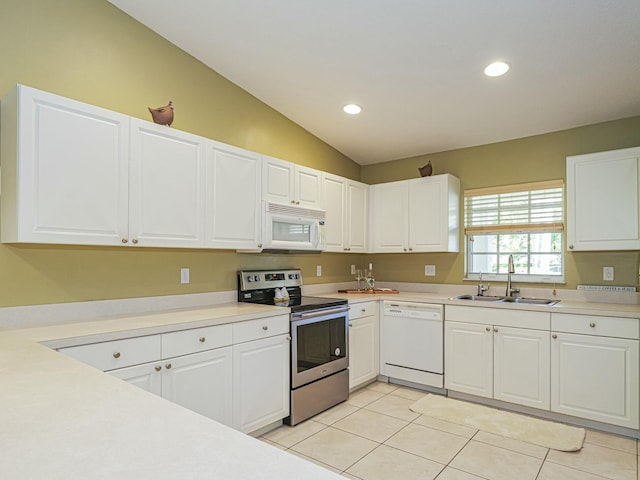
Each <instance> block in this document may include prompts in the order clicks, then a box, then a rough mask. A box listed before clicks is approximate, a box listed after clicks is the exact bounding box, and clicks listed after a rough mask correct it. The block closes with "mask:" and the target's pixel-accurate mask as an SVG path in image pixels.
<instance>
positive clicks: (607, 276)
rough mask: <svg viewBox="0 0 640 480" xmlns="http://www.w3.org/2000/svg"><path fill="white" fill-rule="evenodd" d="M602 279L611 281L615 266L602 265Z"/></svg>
mask: <svg viewBox="0 0 640 480" xmlns="http://www.w3.org/2000/svg"><path fill="white" fill-rule="evenodd" d="M602 279H603V280H607V281H609V282H612V281H613V267H602Z"/></svg>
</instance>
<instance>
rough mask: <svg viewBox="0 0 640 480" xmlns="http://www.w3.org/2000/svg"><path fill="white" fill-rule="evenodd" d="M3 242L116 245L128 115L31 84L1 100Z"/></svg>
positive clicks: (121, 231)
mask: <svg viewBox="0 0 640 480" xmlns="http://www.w3.org/2000/svg"><path fill="white" fill-rule="evenodd" d="M1 144H2V214H1V218H2V241H3V242H30V243H64V244H92V245H120V244H121V242H122V239H123V238H124V239H126V238H127V236H128V234H127V231H128V188H129V186H128V155H129V117H127V116H125V115H120V114H118V113H115V112H111V111H108V110H104V109H102V108H98V107H93V106H91V105H86V104H84V103H81V102H76V101H73V100H69V99H67V98H64V97H60V96H57V95H52V94H49V93H46V92H42V91H39V90H35V89H33V88H29V87H25V86H18V87H17V88H16V89H14V90H12V91H11V92H10V93H9V94H8V95H7V96H5V97H4V98H3V100H2V139H1Z"/></svg>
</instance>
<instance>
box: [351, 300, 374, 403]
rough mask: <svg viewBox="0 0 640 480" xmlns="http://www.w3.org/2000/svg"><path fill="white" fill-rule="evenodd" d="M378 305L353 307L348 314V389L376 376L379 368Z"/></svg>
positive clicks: (364, 304) (369, 303)
mask: <svg viewBox="0 0 640 480" xmlns="http://www.w3.org/2000/svg"><path fill="white" fill-rule="evenodd" d="M379 344H380V327H379V321H378V303H377V302H366V303H359V304H356V305H353V306H352V307H351V311H350V312H349V389H350V390H353V389H355V388H358V387H359V386H361V385H363V384H365V383H367V382H370V381H371V380H373V379H375V378H376V377H377V376H378V373H379V368H380V347H379Z"/></svg>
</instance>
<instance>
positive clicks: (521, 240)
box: [498, 233, 529, 253]
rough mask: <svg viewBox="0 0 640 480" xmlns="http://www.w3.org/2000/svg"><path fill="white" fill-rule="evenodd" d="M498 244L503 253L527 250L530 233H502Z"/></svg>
mask: <svg viewBox="0 0 640 480" xmlns="http://www.w3.org/2000/svg"><path fill="white" fill-rule="evenodd" d="M498 245H499V246H498V248H499V249H500V252H501V253H516V252H526V251H528V250H529V234H527V233H506V234H503V235H500V239H499V244H498Z"/></svg>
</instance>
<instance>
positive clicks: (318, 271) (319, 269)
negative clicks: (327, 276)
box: [316, 265, 322, 277]
mask: <svg viewBox="0 0 640 480" xmlns="http://www.w3.org/2000/svg"><path fill="white" fill-rule="evenodd" d="M321 276H322V265H316V277H321Z"/></svg>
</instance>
